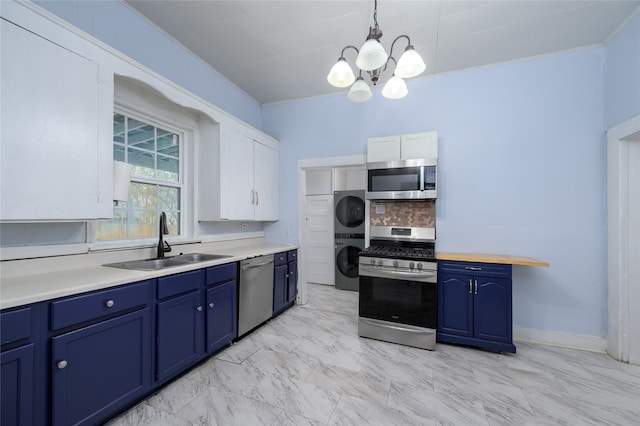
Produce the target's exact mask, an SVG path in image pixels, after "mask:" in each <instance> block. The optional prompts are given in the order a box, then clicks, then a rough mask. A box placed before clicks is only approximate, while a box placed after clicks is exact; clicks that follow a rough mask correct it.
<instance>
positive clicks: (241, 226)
mask: <svg viewBox="0 0 640 426" xmlns="http://www.w3.org/2000/svg"><path fill="white" fill-rule="evenodd" d="M248 227H249V224H248V223H247V222H242V225H240V228H242V229H247V228H248Z"/></svg>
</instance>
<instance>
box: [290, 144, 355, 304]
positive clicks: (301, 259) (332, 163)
mask: <svg viewBox="0 0 640 426" xmlns="http://www.w3.org/2000/svg"><path fill="white" fill-rule="evenodd" d="M366 163H367V157H366V155H364V154H361V155H349V156H343V157H322V158H303V159H300V160H298V240H299V241H298V246H299V248H298V298H297V303H299V304H302V305H304V304H306V303H307V271H306V270H305V268H304V265H306V262H307V260H306V256H307V253H306V252H305V241H304V232H303V229H302V227H303V226H304V223H305V220H304V218H305V197H306V187H307V185H306V183H307V180H306V173H307V170H308V169H315V168H334V167H351V166H352V167H357V166H363V165H364V164H366Z"/></svg>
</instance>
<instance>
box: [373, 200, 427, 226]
mask: <svg viewBox="0 0 640 426" xmlns="http://www.w3.org/2000/svg"><path fill="white" fill-rule="evenodd" d="M370 208H371V210H370V211H369V213H370V214H369V218H370V224H371V226H411V227H417V228H435V226H436V202H435V200H426V201H371V207H370Z"/></svg>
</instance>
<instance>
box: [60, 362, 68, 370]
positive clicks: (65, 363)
mask: <svg viewBox="0 0 640 426" xmlns="http://www.w3.org/2000/svg"><path fill="white" fill-rule="evenodd" d="M67 364H68V363H67V361H65V360H64V359H63V360H62V361H60V362H58V370H64V369H65V368H66V367H67Z"/></svg>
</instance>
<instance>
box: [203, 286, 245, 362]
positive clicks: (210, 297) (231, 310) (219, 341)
mask: <svg viewBox="0 0 640 426" xmlns="http://www.w3.org/2000/svg"><path fill="white" fill-rule="evenodd" d="M206 310H207V353H213V352H216V351H217V350H219V349H221V348H223V347H225V346H227V345H228V344H229V343H230V342H231V341H232V340H233V339H235V338H236V336H237V334H238V329H237V321H236V317H237V314H236V281H235V280H233V281H227V282H225V283H222V284H218V285H216V286H214V287H211V288H208V289H207V306H206Z"/></svg>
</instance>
